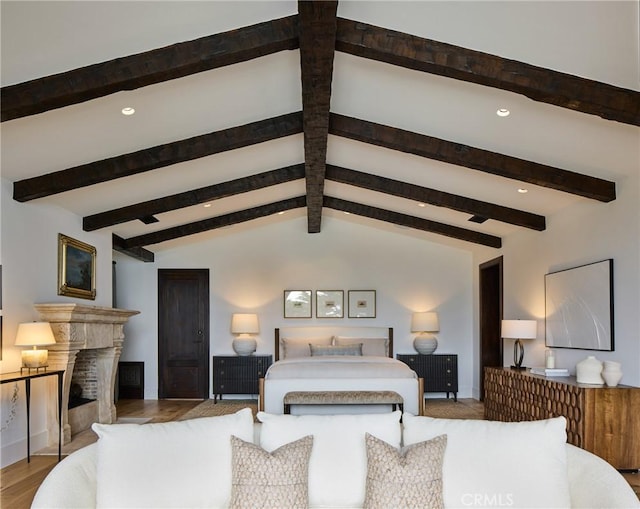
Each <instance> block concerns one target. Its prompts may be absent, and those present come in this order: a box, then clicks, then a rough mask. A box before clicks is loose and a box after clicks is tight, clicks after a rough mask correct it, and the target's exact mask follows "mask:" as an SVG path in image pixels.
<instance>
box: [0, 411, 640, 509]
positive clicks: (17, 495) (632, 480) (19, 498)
mask: <svg viewBox="0 0 640 509" xmlns="http://www.w3.org/2000/svg"><path fill="white" fill-rule="evenodd" d="M200 403H201V401H191V400H162V401H156V400H121V401H119V402H118V403H117V405H116V406H117V410H118V417H119V418H127V417H134V418H149V419H151V421H150V422H168V421H173V420H176V419H179V418H180V417H181V416H182V415H184V414H185V413H187V412H188V411H189V410H191V409H192V408H194V407H196V406H197V405H198V404H200ZM428 405H429V406H430V407H431V410H432V412H429V413H432V414H433V417H454V416H455V417H461V418H482V411H481V409H482V404H481V403H478V402H477V401H474V400H464V399H461V400H459V402H458V403H454V402H453V400H448V401H447V400H430V401H428ZM463 413H466V414H468V415H463ZM454 414H455V415H454ZM85 433H86V434H87V435H86V437H83V438H82V440H84V441H85V442H86V443H91V442H92V441H94V440H95V438H94V437H95V435H94V437H91V435H90V434H93V432H91V431H87V432H85ZM75 439H76V437H74V441H75ZM57 459H58V458H57V455H49V456H38V455H37V453H36V455H32V456H31V462H30V463H27V460H26V459H25V460H22V461H19V462H17V463H14V464H13V465H10V466H8V467H6V468H3V469H2V470H0V507H1V508H10V509H28V508H29V507H30V506H31V502H32V500H33V497H34V495H35V493H36V491H37V489H38V486H40V483H42V480H43V479H44V478H45V477H46V476H47V474H48V473H49V472H50V471H51V469H52V468H53V467H54V466H55V465H56V464H57ZM623 475H624V477H625V478H626V479H627V481H628V482H629V484H630V485H631V487H632V488H633V489H634V491H635V492H636V494H637V495H638V497H639V498H640V474H638V473H624V474H623Z"/></svg>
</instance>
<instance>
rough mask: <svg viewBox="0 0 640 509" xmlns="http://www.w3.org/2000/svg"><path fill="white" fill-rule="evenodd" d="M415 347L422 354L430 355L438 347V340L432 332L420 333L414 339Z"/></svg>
mask: <svg viewBox="0 0 640 509" xmlns="http://www.w3.org/2000/svg"><path fill="white" fill-rule="evenodd" d="M413 348H415V349H416V352H418V353H419V354H422V355H430V354H432V353H433V352H435V351H436V348H438V340H437V339H436V338H435V336H433V335H431V334H420V335H419V336H416V337H415V339H414V340H413Z"/></svg>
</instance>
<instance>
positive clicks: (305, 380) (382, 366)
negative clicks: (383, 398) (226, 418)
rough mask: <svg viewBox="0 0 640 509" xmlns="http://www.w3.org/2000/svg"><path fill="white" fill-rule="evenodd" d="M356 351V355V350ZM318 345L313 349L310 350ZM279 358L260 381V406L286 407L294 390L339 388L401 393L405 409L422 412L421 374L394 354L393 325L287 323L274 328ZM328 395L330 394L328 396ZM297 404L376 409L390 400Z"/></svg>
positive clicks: (298, 408)
mask: <svg viewBox="0 0 640 509" xmlns="http://www.w3.org/2000/svg"><path fill="white" fill-rule="evenodd" d="M354 349H355V350H356V352H355V353H356V354H355V355H354V351H353V350H354ZM312 350H313V355H311V351H312ZM274 360H275V362H274V363H273V364H272V365H271V366H270V368H269V369H268V370H267V373H266V374H265V377H264V379H262V380H261V384H260V403H261V408H263V409H264V411H266V412H268V413H274V414H281V413H283V412H284V399H285V396H286V395H287V394H290V393H293V392H308V393H313V394H314V395H316V396H317V395H318V393H323V394H324V395H325V397H326V396H327V395H330V394H336V393H339V392H351V393H355V392H362V393H365V394H370V395H372V396H375V394H376V393H383V392H386V393H388V392H389V391H392V392H395V393H397V394H399V395H400V396H401V397H402V399H403V408H404V411H406V412H409V413H412V414H414V415H419V414H421V413H422V401H423V391H422V380H421V379H419V378H418V377H417V375H416V373H415V372H414V371H412V370H411V369H410V368H409V367H408V366H407V365H406V364H404V363H402V362H400V361H398V360H396V359H394V358H393V329H392V328H389V327H335V326H334V327H283V328H276V329H275V331H274ZM325 399H326V398H325ZM325 403H326V404H322V405H314V406H313V408H310V407H309V406H308V405H303V404H299V405H294V406H292V407H291V408H290V410H291V413H292V414H302V413H365V412H366V413H374V412H383V411H389V410H390V409H391V406H390V405H375V404H357V405H342V404H341V405H333V404H330V403H328V402H325Z"/></svg>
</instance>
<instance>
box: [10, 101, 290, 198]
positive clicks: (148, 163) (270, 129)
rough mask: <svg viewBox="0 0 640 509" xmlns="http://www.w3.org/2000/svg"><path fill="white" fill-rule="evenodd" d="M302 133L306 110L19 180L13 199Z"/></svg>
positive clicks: (40, 196)
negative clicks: (303, 116)
mask: <svg viewBox="0 0 640 509" xmlns="http://www.w3.org/2000/svg"><path fill="white" fill-rule="evenodd" d="M301 132H302V112H295V113H288V114H286V115H281V116H279V117H273V118H268V119H265V120H259V121H257V122H252V123H250V124H245V125H242V126H237V127H231V128H229V129H223V130H222V131H216V132H213V133H209V134H203V135H200V136H194V137H193V138H188V139H186V140H181V141H175V142H172V143H166V144H164V145H158V146H156V147H152V148H147V149H144V150H139V151H138V152H132V153H130V154H124V155H120V156H116V157H111V158H109V159H103V160H102V161H95V162H93V163H87V164H82V165H80V166H76V167H74V168H69V169H66V170H60V171H56V172H53V173H48V174H46V175H41V176H39V177H33V178H29V179H25V180H19V181H17V182H14V184H13V198H14V199H15V200H17V201H20V202H24V201H28V200H34V199H36V198H42V197H44V196H50V195H52V194H57V193H62V192H65V191H71V190H73V189H79V188H81V187H86V186H90V185H93V184H99V183H100V182H107V181H109V180H114V179H118V178H121V177H128V176H130V175H136V174H138V173H143V172H146V171H150V170H154V169H157V168H162V167H164V166H170V165H172V164H177V163H182V162H185V161H190V160H192V159H198V158H200V157H206V156H210V155H213V154H218V153H220V152H225V151H228V150H234V149H237V148H242V147H247V146H249V145H255V144H257V143H262V142H265V141H269V140H274V139H277V138H282V137H284V136H290V135H293V134H299V133H301Z"/></svg>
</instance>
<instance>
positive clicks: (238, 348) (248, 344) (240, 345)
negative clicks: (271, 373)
mask: <svg viewBox="0 0 640 509" xmlns="http://www.w3.org/2000/svg"><path fill="white" fill-rule="evenodd" d="M231 346H232V347H233V351H234V352H235V353H237V354H238V355H240V356H247V355H251V354H252V353H253V352H255V351H256V347H257V346H258V344H257V342H256V340H255V339H253V338H236V339H234V340H233V342H232V343H231Z"/></svg>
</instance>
